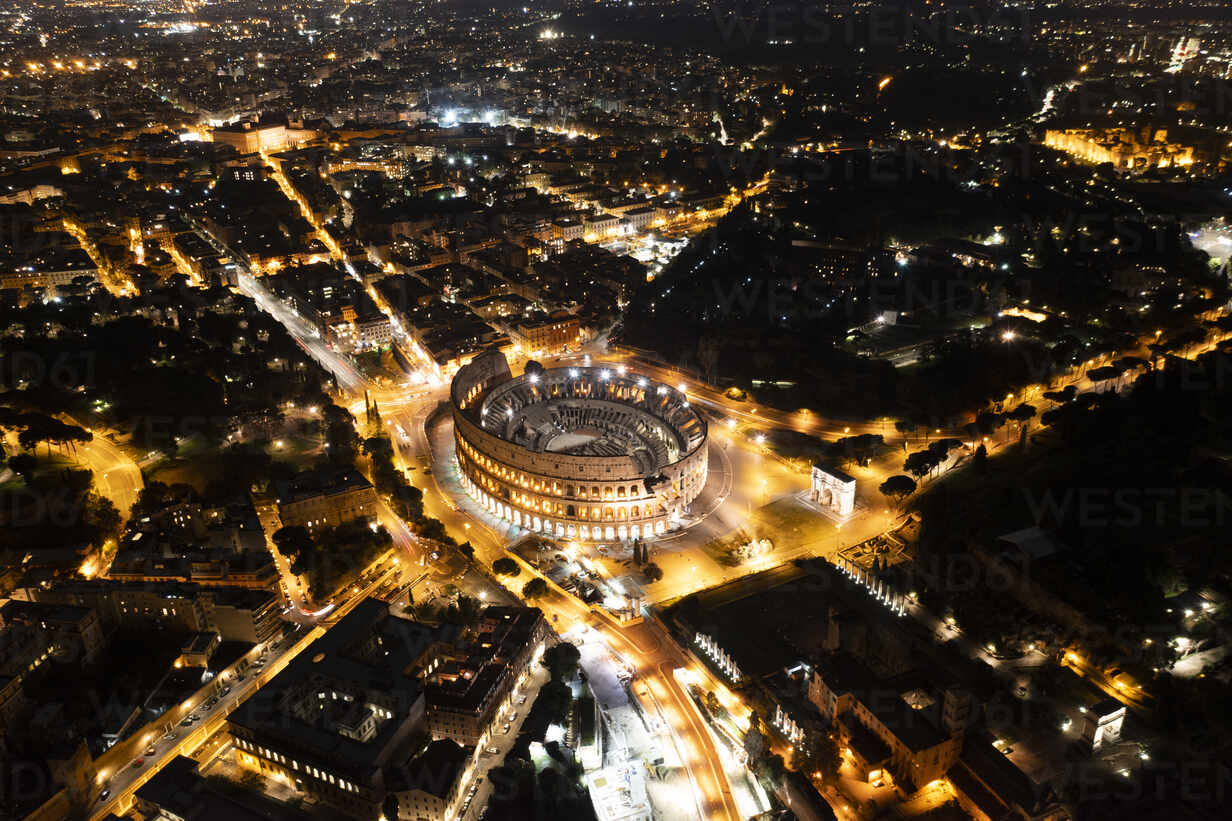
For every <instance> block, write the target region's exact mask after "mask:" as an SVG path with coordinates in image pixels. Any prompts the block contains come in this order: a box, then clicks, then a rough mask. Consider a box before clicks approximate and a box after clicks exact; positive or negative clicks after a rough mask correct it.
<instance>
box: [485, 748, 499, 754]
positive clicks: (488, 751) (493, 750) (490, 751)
mask: <svg viewBox="0 0 1232 821" xmlns="http://www.w3.org/2000/svg"><path fill="white" fill-rule="evenodd" d="M486 752H487V754H488V755H496V754H497V753H498V752H500V751H499V750H497V749H496V748H495V747H489V748H488V749H487V750H486Z"/></svg>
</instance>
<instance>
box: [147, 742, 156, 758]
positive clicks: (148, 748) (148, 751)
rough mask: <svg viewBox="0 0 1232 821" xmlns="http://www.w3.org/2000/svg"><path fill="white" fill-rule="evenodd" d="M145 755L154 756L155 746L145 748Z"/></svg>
mask: <svg viewBox="0 0 1232 821" xmlns="http://www.w3.org/2000/svg"><path fill="white" fill-rule="evenodd" d="M145 754H146V755H147V756H150V755H154V745H153V744H151V745H150V746H148V747H146V748H145Z"/></svg>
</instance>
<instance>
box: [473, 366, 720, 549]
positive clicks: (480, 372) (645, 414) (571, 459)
mask: <svg viewBox="0 0 1232 821" xmlns="http://www.w3.org/2000/svg"><path fill="white" fill-rule="evenodd" d="M450 398H451V400H452V403H453V421H454V437H455V440H456V443H457V460H458V468H459V472H460V475H461V481H462V485H463V487H465V488H466V490H467V492H468V493H470V495H471V496H472V497H473V498H474V499H475V500H476V501H478V502H479V503H480V504H481V505H483V506H484V507H485V508H486V509H487V510H488V511H490V512H491V513H492V514H494V515H496V516H499V517H501V518H503V519H505V520H507V521H509V522H512V523H513V524H514V525H517V526H518V527H522V528H525V529H526V530H530V531H533V532H537V533H542V534H545V535H548V536H553V537H556V538H560V539H576V540H578V541H583V542H601V541H602V542H614V541H618V540H621V541H623V540H626V539H637V538H646V537H649V536H656V535H659V534H662V533H664V532H666V531H668V530H671V529H672V528H673V527H674V526H675V523H678V522H679V521H680V519H681V517H682V516H683V515H684V514H685V511H686V508H687V506H688V505H689V503H691V502H692V501H693V500H694V499H696V498H697V495H698V494H699V493H700V492H701V490H702V488H703V487H704V486H705V484H706V471H707V453H706V421H705V420H704V419H703V418H702V416H701V415H700V414H699V413H698V412H697V411H696V410H694V409H693V408H691V407H689V403H688V401H687V399H686V398H685V396H684V395H683V394H682V393H680V392H679V391H678V390H676V389H675V388H670V387H668V386H666V385H661V384H658V383H656V382H652V381H650V380H648V379H646V378H644V377H638V376H635V375H632V374H626V373H625V371H624V369H623V368H620V369H608V368H589V367H588V368H552V369H544V368H542V367H541V366H539V365H538V364H536V363H531V364H530V365H528V366H527V369H526V372H525V373H523V374H522V375H521V376H517V377H515V376H513V374H512V373H511V372H510V370H509V363H508V362H507V361H506V360H505V357H504V355H503V354H501V353H500V352H499V351H487V352H485V353H483V354H480V355H479V356H477V357H475V359H474V360H473V361H472V362H471V363H470V364H469V365H466V366H465V367H463V368H462V369H460V370H459V371H458V374H457V376H456V377H455V378H454V380H453V385H452V386H451V389H450Z"/></svg>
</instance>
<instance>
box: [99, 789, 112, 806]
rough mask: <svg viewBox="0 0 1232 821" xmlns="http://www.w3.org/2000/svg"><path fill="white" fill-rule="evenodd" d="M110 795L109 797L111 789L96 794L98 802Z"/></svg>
mask: <svg viewBox="0 0 1232 821" xmlns="http://www.w3.org/2000/svg"><path fill="white" fill-rule="evenodd" d="M110 797H111V790H103V791H102V792H101V793H99V794H98V803H100V804H101V803H103V802H104V801H106V800H107V799H108V798H110Z"/></svg>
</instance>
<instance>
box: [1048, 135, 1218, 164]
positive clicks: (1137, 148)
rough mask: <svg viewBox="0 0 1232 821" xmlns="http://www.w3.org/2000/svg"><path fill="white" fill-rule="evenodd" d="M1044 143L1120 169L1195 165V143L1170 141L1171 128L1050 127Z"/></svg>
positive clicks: (1079, 156) (1073, 154)
mask: <svg viewBox="0 0 1232 821" xmlns="http://www.w3.org/2000/svg"><path fill="white" fill-rule="evenodd" d="M1044 145H1046V146H1048V147H1049V148H1055V149H1058V150H1059V151H1064V152H1065V153H1066V154H1070V155H1072V156H1075V157H1078V158H1079V159H1081V160H1085V161H1087V162H1090V163H1096V164H1101V163H1112V165H1113V166H1114V167H1115V168H1116V169H1117V170H1118V171H1146V170H1149V169H1151V168H1170V167H1178V166H1179V167H1185V166H1190V165H1193V162H1194V150H1193V147H1192V146H1187V145H1181V144H1178V143H1173V142H1169V141H1168V131H1167V129H1163V128H1152V127H1150V126H1145V127H1143V128H1141V129H1137V130H1135V129H1130V128H1103V129H1100V128H1068V129H1061V130H1054V129H1048V131H1046V132H1045V134H1044Z"/></svg>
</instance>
